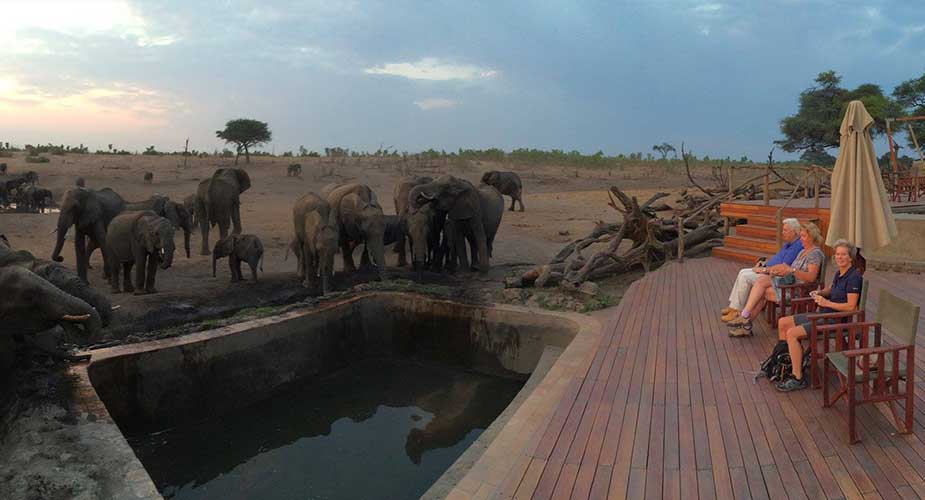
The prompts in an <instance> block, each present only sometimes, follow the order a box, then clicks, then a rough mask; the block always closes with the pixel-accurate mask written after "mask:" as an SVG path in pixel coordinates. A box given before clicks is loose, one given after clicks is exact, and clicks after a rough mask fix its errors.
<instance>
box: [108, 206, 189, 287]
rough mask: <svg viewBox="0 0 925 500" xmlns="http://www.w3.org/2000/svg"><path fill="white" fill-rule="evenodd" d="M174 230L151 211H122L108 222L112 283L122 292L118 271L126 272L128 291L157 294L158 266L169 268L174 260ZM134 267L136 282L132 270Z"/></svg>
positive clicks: (171, 225) (167, 221) (165, 220)
mask: <svg viewBox="0 0 925 500" xmlns="http://www.w3.org/2000/svg"><path fill="white" fill-rule="evenodd" d="M173 237H174V229H173V224H171V223H170V221H169V220H167V219H165V218H163V217H160V216H158V215H157V214H155V213H154V212H151V211H147V210H146V211H143V212H123V213H121V214H119V215H117V216H116V218H114V219H113V220H112V222H110V223H109V229H108V230H107V231H106V246H107V247H108V248H109V256H110V257H109V259H110V263H109V265H110V268H109V275H110V282H109V283H110V285H112V293H119V273H120V271H124V272H125V284H124V286H123V289H124V291H126V292H135V294H136V295H141V294H145V293H155V292H157V289H155V288H154V278H155V275H156V274H157V268H158V267H160V268H161V269H168V268H169V267H170V265H171V264H172V263H173V252H174V250H175V249H176V247H175V246H174V243H173ZM132 267H134V268H135V285H134V286H132V280H131V277H130V276H131V272H132Z"/></svg>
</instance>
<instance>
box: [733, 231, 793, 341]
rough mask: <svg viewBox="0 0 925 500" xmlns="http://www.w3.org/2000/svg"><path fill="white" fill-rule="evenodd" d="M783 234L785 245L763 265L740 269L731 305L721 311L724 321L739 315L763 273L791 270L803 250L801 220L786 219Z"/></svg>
mask: <svg viewBox="0 0 925 500" xmlns="http://www.w3.org/2000/svg"><path fill="white" fill-rule="evenodd" d="M781 236H782V237H783V240H784V244H783V246H781V248H780V250H779V251H778V252H777V253H776V254H774V255H773V256H772V257H771V258H770V259H768V261H767V262H765V263H764V265H763V266H762V265H760V264H759V265H756V266H755V267H753V268H750V269H749V268H745V269H742V270H741V271H739V275H738V277H736V281H735V284H733V285H732V292H731V293H730V294H729V307H725V308H723V310H722V311H720V313H721V314H722V315H723V318H722V319H723V322H724V323H726V322H729V321H732V320H734V319H735V318H737V317H738V316H739V311H741V310H742V308H743V307H745V303H746V302H747V301H748V293H749V292H750V291H751V289H752V285H753V284H754V283H755V281H757V280H758V278H759V277H760V276H761V275H764V274H769V273H772V272H774V273H778V274H783V273H785V272H789V269H790V264H792V263H793V260H794V259H796V258H797V255H799V253H800V252H801V251H803V245H802V243H800V221H798V220H796V219H784V220H783V229H781Z"/></svg>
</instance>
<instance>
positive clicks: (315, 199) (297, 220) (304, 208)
mask: <svg viewBox="0 0 925 500" xmlns="http://www.w3.org/2000/svg"><path fill="white" fill-rule="evenodd" d="M292 224H293V229H294V230H295V239H294V240H293V243H294V246H295V252H296V255H297V256H298V258H299V277H300V278H302V279H303V281H302V286H304V287H305V288H313V287H315V286H316V285H317V280H318V279H319V278H320V280H321V293H322V294H325V293H328V292H330V291H331V288H332V283H331V282H332V280H333V277H334V254H335V253H337V245H338V243H339V240H340V238H339V235H338V233H337V218H336V217H335V215H334V211H333V210H331V206H330V205H328V202H327V201H325V200H324V198H322V197H320V196H318V195H316V194H315V193H308V194H306V195H305V196H303V197H301V198H299V199H298V201H296V202H295V205H294V206H293V207H292Z"/></svg>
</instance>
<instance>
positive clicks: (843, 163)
mask: <svg viewBox="0 0 925 500" xmlns="http://www.w3.org/2000/svg"><path fill="white" fill-rule="evenodd" d="M873 123H874V119H873V118H871V116H870V114H869V113H868V112H867V109H865V108H864V103H862V102H861V101H851V102H850V103H848V111H847V112H846V113H845V117H844V119H842V122H841V129H840V132H841V139H840V140H839V147H838V159H836V161H835V169H834V170H832V204H831V207H830V210H831V216H830V219H829V231H828V234H826V238H825V243H826V245H829V246H832V245H833V244H835V242H836V241H837V240H838V239H839V238H845V239H847V240H848V241H850V242H852V243H854V245H855V246H857V247H858V248H859V249H860V248H863V249H864V250H868V251H870V250H875V249H877V248H880V247H882V246H884V245H886V244H888V243H890V242H891V241H892V240H893V238H895V237H896V222H895V221H894V220H893V212H892V210H891V209H890V202H889V198H887V194H886V190H885V189H884V187H883V179H882V178H881V177H880V168H879V167H878V166H877V157H876V154H875V153H874V145H873V142H872V141H871V140H870V126H871V125H873Z"/></svg>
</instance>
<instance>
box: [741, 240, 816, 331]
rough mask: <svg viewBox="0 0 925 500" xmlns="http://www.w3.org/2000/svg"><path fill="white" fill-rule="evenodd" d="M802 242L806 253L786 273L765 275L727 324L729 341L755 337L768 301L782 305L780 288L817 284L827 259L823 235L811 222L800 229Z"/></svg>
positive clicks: (795, 260) (753, 286) (776, 272)
mask: <svg viewBox="0 0 925 500" xmlns="http://www.w3.org/2000/svg"><path fill="white" fill-rule="evenodd" d="M800 242H801V243H802V244H803V250H802V251H801V252H800V253H799V255H797V258H796V259H794V261H793V264H791V265H790V267H789V268H787V269H784V270H778V269H771V270H770V272H771V273H773V275H770V276H769V275H763V276H761V277H760V278H758V281H756V282H755V284H754V285H752V289H751V291H750V292H749V293H748V301H747V302H746V303H745V307H744V308H742V312H741V313H739V316H738V317H737V318H735V319H733V320H732V321H730V322H728V323H727V324H728V325H729V326H732V327H734V328H733V329H732V330H730V331H729V336H730V337H748V336H750V335H751V334H752V319H753V318H754V317H755V316H756V315H757V314H758V313H759V312H760V311H761V310H762V309H763V308H764V303H765V301H768V300H770V301H771V302H777V303H780V300H781V296H780V286H781V285H789V284H793V283H809V282H812V281H815V280H816V277H817V276H818V274H819V268H820V266H821V264H822V261H823V259H825V254H824V253H822V248H820V245H821V244H822V234H821V233H820V232H819V228H818V227H816V225H815V224H813V223H812V222H807V223H806V224H803V225H802V226H801V228H800Z"/></svg>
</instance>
